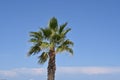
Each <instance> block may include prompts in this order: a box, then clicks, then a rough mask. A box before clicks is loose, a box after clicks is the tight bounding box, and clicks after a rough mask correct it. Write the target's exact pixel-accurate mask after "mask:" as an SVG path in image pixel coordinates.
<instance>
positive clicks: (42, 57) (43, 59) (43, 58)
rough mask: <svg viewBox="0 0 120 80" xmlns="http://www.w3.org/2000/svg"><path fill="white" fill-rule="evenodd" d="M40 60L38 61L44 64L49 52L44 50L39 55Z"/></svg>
mask: <svg viewBox="0 0 120 80" xmlns="http://www.w3.org/2000/svg"><path fill="white" fill-rule="evenodd" d="M38 59H39V61H38V63H40V64H44V63H45V62H46V61H47V59H48V52H43V53H42V54H41V55H40V56H39V57H38Z"/></svg>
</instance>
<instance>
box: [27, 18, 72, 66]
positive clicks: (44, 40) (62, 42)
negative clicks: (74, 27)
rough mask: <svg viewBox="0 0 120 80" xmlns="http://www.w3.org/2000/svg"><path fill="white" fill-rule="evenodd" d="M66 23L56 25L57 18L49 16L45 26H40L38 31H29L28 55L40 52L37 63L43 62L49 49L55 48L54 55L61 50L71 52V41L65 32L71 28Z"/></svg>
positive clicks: (47, 55)
mask: <svg viewBox="0 0 120 80" xmlns="http://www.w3.org/2000/svg"><path fill="white" fill-rule="evenodd" d="M66 26H67V23H64V24H62V25H60V26H58V22H57V19H56V18H55V17H53V18H51V19H50V21H49V25H48V27H46V28H40V30H39V31H38V32H30V36H31V39H30V42H32V43H33V46H32V47H31V49H30V50H29V52H28V56H30V55H32V54H33V55H35V54H38V53H39V52H41V55H40V56H39V61H38V62H39V63H40V64H43V63H44V62H46V61H47V59H48V58H49V51H50V50H52V49H55V55H56V54H57V53H61V52H63V51H67V52H69V53H71V54H73V50H72V48H71V46H73V42H72V41H70V40H69V39H66V34H67V33H68V32H69V31H70V30H71V28H66Z"/></svg>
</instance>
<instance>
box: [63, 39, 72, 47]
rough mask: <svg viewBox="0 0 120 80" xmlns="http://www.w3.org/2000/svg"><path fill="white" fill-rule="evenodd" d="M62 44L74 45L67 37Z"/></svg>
mask: <svg viewBox="0 0 120 80" xmlns="http://www.w3.org/2000/svg"><path fill="white" fill-rule="evenodd" d="M62 45H66V46H73V45H74V43H73V42H72V41H70V40H69V39H67V40H65V41H64V42H63V44H62Z"/></svg>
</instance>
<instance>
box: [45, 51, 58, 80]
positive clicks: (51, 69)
mask: <svg viewBox="0 0 120 80" xmlns="http://www.w3.org/2000/svg"><path fill="white" fill-rule="evenodd" d="M49 57H50V58H49V62H48V79H47V80H55V71H56V64H55V54H54V51H50V53H49Z"/></svg>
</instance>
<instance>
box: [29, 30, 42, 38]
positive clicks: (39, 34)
mask: <svg viewBox="0 0 120 80" xmlns="http://www.w3.org/2000/svg"><path fill="white" fill-rule="evenodd" d="M30 37H33V38H35V39H42V33H41V32H30Z"/></svg>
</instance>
